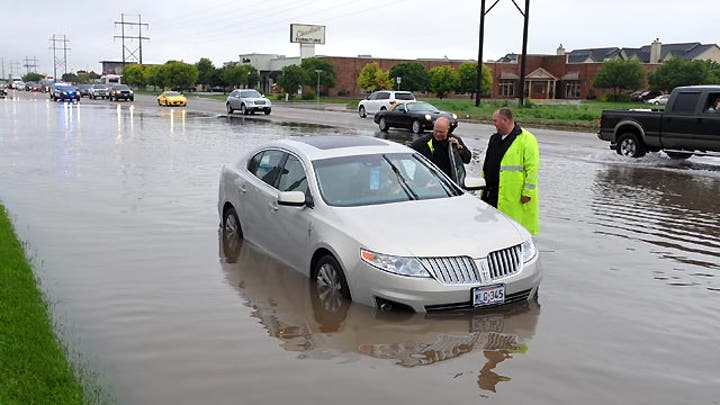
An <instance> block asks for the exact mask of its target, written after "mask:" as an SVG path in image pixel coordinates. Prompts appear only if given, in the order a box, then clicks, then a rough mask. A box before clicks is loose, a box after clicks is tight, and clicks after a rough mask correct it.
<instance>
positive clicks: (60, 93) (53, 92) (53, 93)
mask: <svg viewBox="0 0 720 405" xmlns="http://www.w3.org/2000/svg"><path fill="white" fill-rule="evenodd" d="M50 99H51V100H52V101H65V100H68V101H80V93H78V92H77V90H75V88H74V87H72V86H70V85H68V84H60V83H54V84H53V85H52V86H50Z"/></svg>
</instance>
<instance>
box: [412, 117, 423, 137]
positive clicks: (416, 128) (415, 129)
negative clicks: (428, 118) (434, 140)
mask: <svg viewBox="0 0 720 405" xmlns="http://www.w3.org/2000/svg"><path fill="white" fill-rule="evenodd" d="M410 130H411V131H412V133H413V134H419V133H422V131H423V127H422V124H420V120H415V121H413V123H412V128H410Z"/></svg>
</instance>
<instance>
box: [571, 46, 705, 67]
mask: <svg viewBox="0 0 720 405" xmlns="http://www.w3.org/2000/svg"><path fill="white" fill-rule="evenodd" d="M713 47H717V45H715V44H707V45H704V44H701V43H699V42H686V43H680V44H661V47H660V61H661V62H662V61H664V60H666V59H669V58H671V57H681V58H686V59H694V58H696V57H698V56H700V55H702V54H703V53H704V52H706V51H707V50H708V49H711V48H713ZM650 49H651V45H645V46H643V47H640V48H618V47H609V48H589V49H576V50H573V51H571V52H569V53H568V63H585V62H604V61H606V60H609V59H614V58H617V57H620V58H622V59H632V58H637V59H638V60H640V62H643V63H650Z"/></svg>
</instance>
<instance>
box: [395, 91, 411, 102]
mask: <svg viewBox="0 0 720 405" xmlns="http://www.w3.org/2000/svg"><path fill="white" fill-rule="evenodd" d="M395 99H396V100H415V96H413V94H412V93H400V92H398V93H395Z"/></svg>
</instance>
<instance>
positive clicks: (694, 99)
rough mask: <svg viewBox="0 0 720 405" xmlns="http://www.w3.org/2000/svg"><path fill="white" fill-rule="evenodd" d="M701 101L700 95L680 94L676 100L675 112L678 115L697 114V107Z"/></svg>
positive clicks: (694, 93) (693, 93) (695, 93)
mask: <svg viewBox="0 0 720 405" xmlns="http://www.w3.org/2000/svg"><path fill="white" fill-rule="evenodd" d="M699 100H700V93H697V92H692V93H680V94H678V95H677V97H676V98H675V104H674V105H673V112H676V113H693V112H695V106H697V103H698V101H699Z"/></svg>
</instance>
